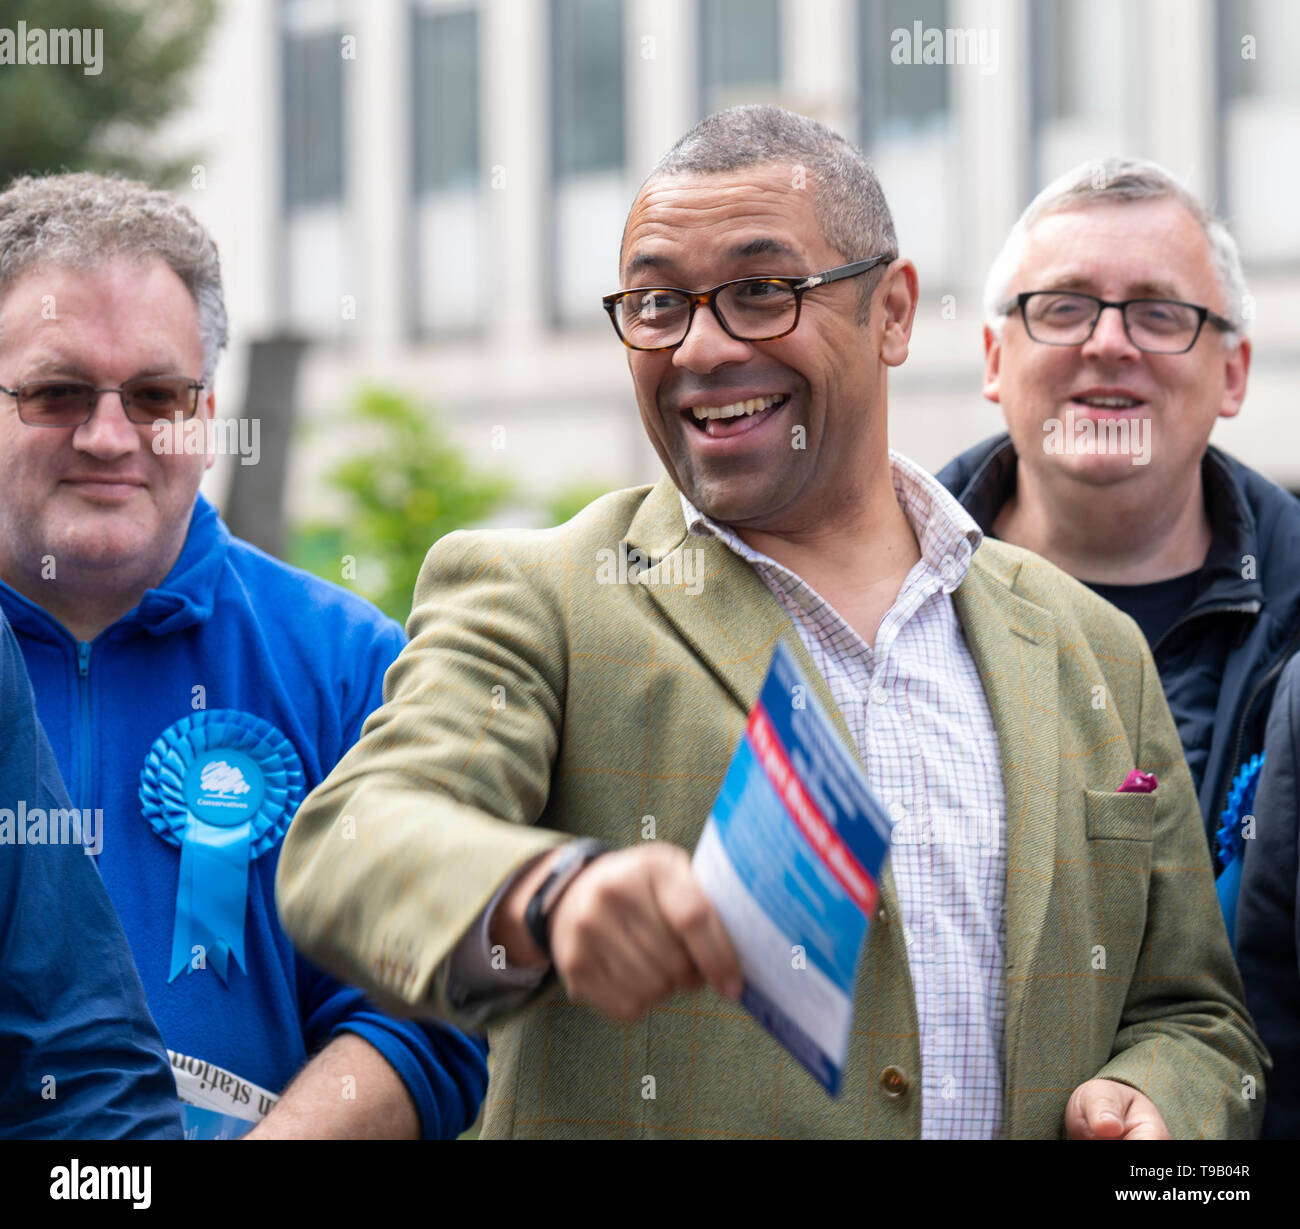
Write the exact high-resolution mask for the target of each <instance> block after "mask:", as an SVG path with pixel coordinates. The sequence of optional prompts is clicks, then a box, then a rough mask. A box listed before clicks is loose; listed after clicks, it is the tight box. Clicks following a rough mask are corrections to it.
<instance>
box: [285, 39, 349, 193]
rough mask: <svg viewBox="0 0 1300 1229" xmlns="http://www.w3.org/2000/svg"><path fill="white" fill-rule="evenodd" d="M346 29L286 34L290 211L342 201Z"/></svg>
mask: <svg viewBox="0 0 1300 1229" xmlns="http://www.w3.org/2000/svg"><path fill="white" fill-rule="evenodd" d="M341 37H342V34H341V31H340V30H339V29H338V28H337V27H336V28H333V29H323V30H315V29H308V30H302V31H299V30H294V29H287V30H286V31H285V34H284V199H285V204H286V206H287V207H288V208H289V209H290V210H294V209H301V208H310V207H311V206H314V205H321V204H326V203H328V202H330V201H338V200H341V199H342V197H343V57H342V55H341V54H340V39H341Z"/></svg>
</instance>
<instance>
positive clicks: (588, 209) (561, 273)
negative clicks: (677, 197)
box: [548, 0, 628, 329]
mask: <svg viewBox="0 0 1300 1229" xmlns="http://www.w3.org/2000/svg"><path fill="white" fill-rule="evenodd" d="M550 15H551V80H552V141H553V145H552V162H551V175H552V179H553V185H552V189H553V190H552V193H551V219H550V221H551V252H550V267H551V276H550V278H549V279H548V285H549V288H550V293H551V303H552V314H553V317H554V319H555V320H556V322H557V323H559V324H564V325H580V326H584V327H590V328H593V329H599V328H601V327H602V325H603V326H604V327H605V328H608V327H609V326H608V324H607V323H605V322H604V321H603V315H604V313H603V312H602V311H601V308H600V296H601V295H602V294H603V293H605V292H606V291H608V290H610V289H611V288H612V287H611V285H610V278H611V276H612V272H613V270H612V265H613V260H612V258H611V255H610V254H611V253H612V252H617V251H618V240H619V235H620V234H621V232H622V225H623V215H624V214H625V213H626V212H627V196H628V188H627V184H626V183H625V182H624V179H625V167H624V160H625V158H626V139H625V135H624V118H625V115H624V101H623V89H624V77H625V65H624V45H623V6H622V4H621V3H620V0H552V3H551V9H550Z"/></svg>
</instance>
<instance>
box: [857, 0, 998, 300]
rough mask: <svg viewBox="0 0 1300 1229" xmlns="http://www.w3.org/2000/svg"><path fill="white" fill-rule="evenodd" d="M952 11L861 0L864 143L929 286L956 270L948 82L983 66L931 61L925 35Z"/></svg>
mask: <svg viewBox="0 0 1300 1229" xmlns="http://www.w3.org/2000/svg"><path fill="white" fill-rule="evenodd" d="M949 16H950V15H949V12H948V6H947V4H946V3H945V2H944V0H859V3H858V90H859V93H858V99H859V102H858V130H859V140H860V142H861V144H862V147H863V149H865V150H866V151H867V153H868V154H869V155H870V157H871V162H872V165H873V166H874V168H875V171H876V174H877V176H878V177H879V179H880V182H881V185H882V187H883V188H884V190H885V195H886V197H887V198H888V200H889V204H890V209H891V212H892V213H893V216H894V226H895V228H896V230H897V233H898V242H899V251H900V252H903V253H905V254H906V255H907V256H910V257H911V258H912V259H913V260H914V261H916V265H917V268H918V270H919V271H920V275H921V283H922V285H923V286H925V287H926V288H927V290H933V289H934V288H936V287H942V286H947V285H949V284H951V282H952V280H953V278H954V276H955V270H956V250H957V235H958V221H957V218H958V215H959V212H960V190H959V187H958V171H957V167H958V166H959V159H957V158H956V157H955V156H954V151H953V140H954V131H955V129H954V126H953V124H952V122H951V100H950V98H949V87H948V82H949V79H950V77H951V76H952V74H953V73H954V72H978V71H979V69H978V68H953V67H949V66H947V65H944V64H941V63H940V64H935V63H927V62H926V61H927V59H929V58H931V57H929V56H927V55H926V54H925V52H924V48H925V46H926V44H927V41H928V40H927V38H926V33H927V32H929V31H934V30H939V31H942V30H944V29H945V28H946V26H947V23H948V19H949ZM918 27H919V28H918ZM931 37H932V38H933V36H931ZM853 256H854V257H855V258H856V257H857V256H858V253H853Z"/></svg>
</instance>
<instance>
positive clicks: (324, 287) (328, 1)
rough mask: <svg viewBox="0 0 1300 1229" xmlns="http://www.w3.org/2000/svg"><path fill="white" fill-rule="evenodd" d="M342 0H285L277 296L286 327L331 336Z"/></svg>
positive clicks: (341, 169)
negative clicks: (281, 210)
mask: <svg viewBox="0 0 1300 1229" xmlns="http://www.w3.org/2000/svg"><path fill="white" fill-rule="evenodd" d="M344 16H345V9H344V6H343V4H342V3H341V0H286V2H285V3H284V4H282V5H281V8H280V18H281V29H280V37H281V53H282V54H281V62H282V65H283V81H282V89H283V103H282V122H283V132H282V146H281V154H282V159H281V165H282V166H283V168H284V217H283V226H284V242H283V245H282V257H281V259H282V260H283V262H284V264H283V283H282V286H283V292H282V294H283V297H282V302H283V305H284V315H285V317H286V322H287V324H288V326H289V327H290V328H292V329H296V330H299V331H301V332H303V333H305V334H307V335H309V336H317V337H327V336H334V335H337V334H338V333H339V332H340V330H341V326H342V320H343V310H342V309H343V302H344V300H343V296H344V295H345V294H346V293H349V290H350V288H349V287H347V286H346V285H345V281H346V275H347V267H348V261H349V255H348V250H347V244H346V243H345V238H344V237H345V232H346V229H347V228H346V220H345V212H346V201H347V186H346V185H347V166H346V157H345V144H344V131H345V121H344V117H345V115H346V106H347V98H346V93H345V86H344V79H345V75H346V72H347V67H346V65H345V63H344V60H343V35H344V31H345V29H346V25H345V20H344Z"/></svg>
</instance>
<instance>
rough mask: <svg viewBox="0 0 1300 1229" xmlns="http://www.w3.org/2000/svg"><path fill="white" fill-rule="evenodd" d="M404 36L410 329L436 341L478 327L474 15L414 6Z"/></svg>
mask: <svg viewBox="0 0 1300 1229" xmlns="http://www.w3.org/2000/svg"><path fill="white" fill-rule="evenodd" d="M411 33H412V38H411V50H412V74H411V77H412V106H413V107H414V110H415V114H414V117H413V120H414V122H413V123H412V125H411V132H412V138H413V141H414V150H413V158H412V161H413V167H412V175H413V181H414V186H415V196H416V199H415V246H416V252H417V258H416V259H417V268H418V274H417V276H416V278H415V281H414V285H413V291H414V305H415V323H416V331H417V332H418V333H420V334H424V335H435V336H436V335H440V334H448V333H457V332H465V331H468V330H473V329H475V328H477V327H478V326H479V325H480V324H481V323H482V304H483V284H482V283H483V276H482V275H483V261H482V252H483V233H482V232H483V225H484V223H483V210H482V208H481V200H480V188H481V185H480V179H479V171H480V164H479V15H478V12H477V10H476V9H472V8H470V9H466V8H447V7H441V6H440V7H437V8H434V7H432V6H427V7H426V6H421V7H417V9H416V11H415V13H414V18H413V24H412V31H411Z"/></svg>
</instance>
